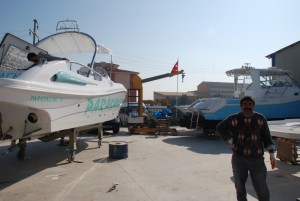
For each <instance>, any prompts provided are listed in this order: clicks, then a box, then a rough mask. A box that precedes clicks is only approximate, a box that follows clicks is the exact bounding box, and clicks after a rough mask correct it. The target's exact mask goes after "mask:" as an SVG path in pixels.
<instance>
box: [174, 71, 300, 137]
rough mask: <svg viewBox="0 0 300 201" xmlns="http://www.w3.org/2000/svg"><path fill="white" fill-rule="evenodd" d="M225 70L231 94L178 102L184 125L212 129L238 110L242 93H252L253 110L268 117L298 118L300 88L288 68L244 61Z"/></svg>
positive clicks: (209, 131) (272, 118) (299, 116)
mask: <svg viewBox="0 0 300 201" xmlns="http://www.w3.org/2000/svg"><path fill="white" fill-rule="evenodd" d="M226 74H227V75H228V76H231V77H233V78H234V84H233V87H234V88H233V96H232V98H222V97H214V98H202V99H198V100H196V101H195V102H193V103H192V104H191V105H188V106H178V107H177V109H178V110H180V111H181V112H183V114H184V117H185V118H184V120H183V123H182V125H183V126H185V127H187V128H195V127H196V126H198V127H201V128H203V129H204V131H205V132H208V133H211V132H213V131H214V129H215V127H216V125H217V124H218V123H219V122H220V121H221V120H223V119H225V118H226V117H228V116H229V115H231V114H233V113H237V112H239V111H240V99H241V98H242V97H244V96H252V97H253V98H254V100H255V111H256V112H259V113H261V114H263V115H264V116H265V117H266V118H267V120H269V121H272V120H281V119H294V118H300V110H297V109H295V108H299V107H300V88H299V84H298V83H297V82H296V81H295V80H294V79H293V78H292V76H291V72H290V71H288V70H283V69H280V68H276V67H270V68H266V69H256V68H253V67H250V66H249V65H246V66H242V67H241V68H238V69H233V70H229V71H227V72H226Z"/></svg>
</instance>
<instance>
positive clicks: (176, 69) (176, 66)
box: [171, 60, 178, 74]
mask: <svg viewBox="0 0 300 201" xmlns="http://www.w3.org/2000/svg"><path fill="white" fill-rule="evenodd" d="M177 71H178V60H177V62H176V63H175V65H174V67H173V69H172V71H171V74H173V73H175V72H177Z"/></svg>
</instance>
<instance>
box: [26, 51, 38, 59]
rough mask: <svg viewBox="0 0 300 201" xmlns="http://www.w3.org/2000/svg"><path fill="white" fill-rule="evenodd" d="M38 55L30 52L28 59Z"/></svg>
mask: <svg viewBox="0 0 300 201" xmlns="http://www.w3.org/2000/svg"><path fill="white" fill-rule="evenodd" d="M36 56H37V55H36V54H35V53H33V52H30V53H28V54H27V59H28V61H30V59H31V58H32V57H36Z"/></svg>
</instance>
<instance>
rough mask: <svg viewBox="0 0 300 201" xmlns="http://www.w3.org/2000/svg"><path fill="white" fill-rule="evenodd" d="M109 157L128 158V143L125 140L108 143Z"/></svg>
mask: <svg viewBox="0 0 300 201" xmlns="http://www.w3.org/2000/svg"><path fill="white" fill-rule="evenodd" d="M109 158H113V159H123V158H128V144H127V143H126V142H111V143H109Z"/></svg>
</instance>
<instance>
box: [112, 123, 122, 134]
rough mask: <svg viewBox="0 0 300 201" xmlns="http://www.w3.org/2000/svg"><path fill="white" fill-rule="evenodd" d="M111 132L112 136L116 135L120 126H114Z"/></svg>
mask: <svg viewBox="0 0 300 201" xmlns="http://www.w3.org/2000/svg"><path fill="white" fill-rule="evenodd" d="M112 131H113V134H118V133H119V131H120V125H114V126H113V129H112Z"/></svg>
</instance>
